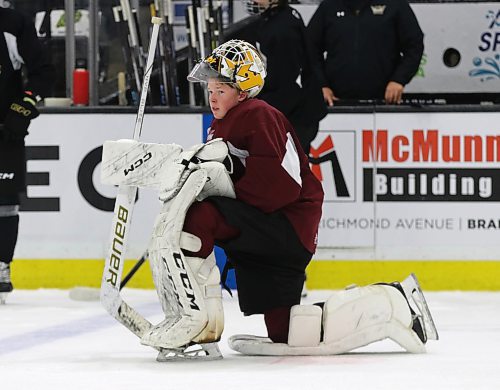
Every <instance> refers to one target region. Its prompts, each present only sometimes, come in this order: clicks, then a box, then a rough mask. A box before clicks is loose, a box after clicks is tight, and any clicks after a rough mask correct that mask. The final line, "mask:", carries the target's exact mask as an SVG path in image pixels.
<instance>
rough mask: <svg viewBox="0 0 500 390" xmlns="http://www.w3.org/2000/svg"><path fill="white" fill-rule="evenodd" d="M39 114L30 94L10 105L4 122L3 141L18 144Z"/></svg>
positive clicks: (26, 93) (27, 93) (34, 99)
mask: <svg viewBox="0 0 500 390" xmlns="http://www.w3.org/2000/svg"><path fill="white" fill-rule="evenodd" d="M38 115H40V113H39V112H38V110H37V108H36V98H35V96H34V95H33V94H32V93H30V92H25V93H24V95H23V97H22V98H21V99H19V100H16V101H14V102H12V103H11V105H10V106H9V110H8V112H7V116H6V117H5V121H4V128H3V134H2V135H3V139H4V140H5V141H7V142H9V141H10V142H20V141H22V140H24V137H26V136H27V135H28V126H29V125H30V122H31V120H32V119H35V118H36V117H37V116H38Z"/></svg>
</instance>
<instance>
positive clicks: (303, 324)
mask: <svg viewBox="0 0 500 390" xmlns="http://www.w3.org/2000/svg"><path fill="white" fill-rule="evenodd" d="M322 317H323V310H321V307H319V306H317V305H295V306H292V309H291V310H290V328H289V330H288V345H289V346H290V347H317V346H319V344H320V342H321V319H322Z"/></svg>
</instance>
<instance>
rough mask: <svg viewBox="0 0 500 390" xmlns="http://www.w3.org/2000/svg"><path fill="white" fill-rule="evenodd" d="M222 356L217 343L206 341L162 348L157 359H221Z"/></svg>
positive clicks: (163, 360)
mask: <svg viewBox="0 0 500 390" xmlns="http://www.w3.org/2000/svg"><path fill="white" fill-rule="evenodd" d="M222 358H223V356H222V353H221V352H220V349H219V345H218V344H217V343H206V344H193V345H189V346H187V347H184V348H172V349H170V348H160V352H159V353H158V356H157V357H156V361H158V362H171V361H185V360H220V359H222Z"/></svg>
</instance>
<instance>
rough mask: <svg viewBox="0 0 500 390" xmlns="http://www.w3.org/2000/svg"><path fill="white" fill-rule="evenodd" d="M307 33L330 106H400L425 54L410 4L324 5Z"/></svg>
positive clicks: (333, 1)
mask: <svg viewBox="0 0 500 390" xmlns="http://www.w3.org/2000/svg"><path fill="white" fill-rule="evenodd" d="M307 28H308V33H309V36H310V40H311V42H312V45H313V50H314V52H315V57H316V59H317V60H318V62H319V63H320V66H318V67H317V71H318V72H317V73H318V77H319V78H320V82H321V85H322V90H323V97H324V99H325V101H326V102H327V104H328V105H329V106H332V105H333V104H334V102H335V101H337V100H339V99H340V100H342V99H354V100H360V99H385V102H386V103H387V104H399V103H401V100H402V94H403V91H404V86H405V85H406V84H408V83H409V82H410V80H411V79H412V77H413V76H414V75H415V73H416V72H417V70H418V66H419V64H420V60H421V58H422V54H423V51H424V43H423V39H424V35H423V33H422V30H421V29H420V26H419V24H418V21H417V18H416V17H415V14H414V13H413V11H412V9H411V8H410V5H409V4H408V2H407V0H324V1H323V2H322V3H321V4H320V5H319V7H318V9H317V10H316V12H315V13H314V15H313V17H312V19H311V21H310V22H309V24H308V27H307ZM325 52H326V57H325Z"/></svg>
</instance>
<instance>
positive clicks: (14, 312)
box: [0, 290, 500, 390]
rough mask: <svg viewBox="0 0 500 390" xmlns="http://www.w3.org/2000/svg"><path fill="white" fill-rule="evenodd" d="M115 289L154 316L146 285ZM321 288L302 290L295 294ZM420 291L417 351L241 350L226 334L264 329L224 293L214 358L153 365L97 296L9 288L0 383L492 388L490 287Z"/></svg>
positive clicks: (498, 311) (495, 376) (496, 316)
mask: <svg viewBox="0 0 500 390" xmlns="http://www.w3.org/2000/svg"><path fill="white" fill-rule="evenodd" d="M122 294H123V297H124V299H125V300H126V301H127V302H128V303H129V304H131V305H132V306H133V307H135V308H136V309H137V310H138V311H139V312H141V313H142V314H143V315H144V316H145V317H147V318H148V319H149V320H150V321H152V322H154V323H156V322H159V321H160V319H161V315H160V313H161V309H160V307H159V304H158V303H157V299H156V295H155V292H154V291H153V290H126V291H123V292H122ZM328 295H329V293H328V292H326V291H312V292H310V293H309V296H308V298H306V299H305V301H306V302H309V303H313V302H318V301H321V300H324V299H325V298H326V297H327V296H328ZM426 297H427V300H428V303H429V306H430V308H431V311H432V312H433V315H434V319H435V322H436V325H437V327H438V331H439V333H440V337H441V339H440V340H439V341H437V342H433V341H429V343H428V344H427V350H428V353H427V354H423V355H410V354H406V353H403V352H402V350H401V349H400V348H399V347H398V346H397V345H396V344H394V343H393V342H391V341H383V342H380V343H376V344H372V345H371V346H368V347H365V348H363V349H361V350H359V351H358V352H356V353H351V354H347V355H343V356H325V357H246V356H242V355H240V354H238V353H237V352H234V351H232V350H230V349H229V347H228V345H227V338H228V337H229V336H230V335H232V334H235V333H250V334H257V335H265V331H264V324H263V319H262V317H261V316H252V317H243V316H242V315H241V313H240V312H239V310H238V304H237V299H236V298H230V297H228V296H225V298H224V307H225V311H226V329H225V331H224V335H223V339H222V340H221V342H220V344H219V345H220V348H221V351H222V353H223V354H224V359H223V360H220V361H214V362H169V363H158V362H156V360H155V358H156V352H155V350H153V349H151V348H148V347H145V346H142V345H141V344H140V343H139V340H138V338H136V336H134V335H133V334H132V333H130V332H129V331H128V330H127V329H126V328H124V327H123V326H122V325H120V324H119V323H117V322H116V321H115V320H114V319H113V318H111V317H110V316H109V315H108V314H107V313H106V312H105V311H104V310H103V309H102V308H101V306H100V303H99V302H98V301H91V302H80V301H74V300H71V299H70V298H69V294H68V291H65V290H37V291H23V290H15V291H14V292H13V293H12V294H11V296H10V297H9V298H8V301H7V304H6V305H4V306H0V389H1V390H4V389H5V390H11V389H12V390H25V389H26V390H28V389H29V390H35V389H37V390H45V389H47V390H49V389H50V390H59V389H61V390H62V389H64V390H78V389H85V390H94V389H96V390H97V389H98V390H101V389H103V390H115V389H116V390H118V389H119V390H126V389H134V390H139V389H146V390H152V389H162V390H163V389H165V390H170V389H172V390H181V389H182V390H184V389H186V390H188V389H189V390H191V389H198V388H199V389H203V390H211V389H217V390H219V389H221V388H222V389H224V388H226V389H233V388H234V389H237V390H246V389H248V390H250V389H251V390H261V389H270V390H271V389H272V390H276V389H321V390H323V389H325V390H326V389H360V390H365V389H367V390H368V389H384V390H391V389H403V390H407V389H439V390H443V389H454V390H456V389H471V390H478V389H487V390H493V389H500V358H499V352H498V349H499V347H500V293H471V292H467V293H465V292H440V293H426Z"/></svg>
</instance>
